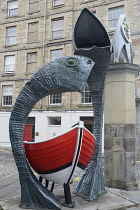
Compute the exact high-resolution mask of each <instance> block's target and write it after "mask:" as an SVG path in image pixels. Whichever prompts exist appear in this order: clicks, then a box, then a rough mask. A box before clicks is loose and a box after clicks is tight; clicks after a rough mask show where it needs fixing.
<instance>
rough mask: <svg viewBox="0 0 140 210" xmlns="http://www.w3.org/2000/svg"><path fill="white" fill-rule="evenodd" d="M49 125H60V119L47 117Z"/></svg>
mask: <svg viewBox="0 0 140 210" xmlns="http://www.w3.org/2000/svg"><path fill="white" fill-rule="evenodd" d="M48 120H49V123H48V124H49V125H61V117H48Z"/></svg>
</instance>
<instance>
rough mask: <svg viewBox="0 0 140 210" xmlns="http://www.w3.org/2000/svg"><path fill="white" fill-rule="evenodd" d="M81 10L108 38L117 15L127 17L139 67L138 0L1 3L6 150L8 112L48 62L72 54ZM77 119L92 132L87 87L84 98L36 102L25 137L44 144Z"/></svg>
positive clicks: (0, 121) (0, 136)
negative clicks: (97, 22) (87, 12)
mask: <svg viewBox="0 0 140 210" xmlns="http://www.w3.org/2000/svg"><path fill="white" fill-rule="evenodd" d="M83 8H88V9H89V10H90V11H91V12H93V13H94V14H95V15H96V16H97V17H98V18H99V20H100V21H101V22H102V24H103V25H104V26H105V28H106V30H107V31H108V33H109V36H110V39H112V36H113V34H114V32H115V27H116V24H117V20H118V18H119V15H120V14H123V13H125V14H126V17H127V18H128V20H129V24H130V28H131V38H132V46H133V51H134V52H135V57H134V63H135V64H139V60H140V29H139V28H140V21H138V20H139V16H140V3H139V0H133V1H132V0H70V1H66V0H52V1H51V0H49V1H47V0H45V1H43V0H24V1H23V0H10V1H9V0H1V3H0V34H1V39H0V67H1V68H0V98H1V101H0V130H1V132H0V145H5V146H7V145H9V134H8V121H9V116H10V112H11V110H12V108H13V106H14V103H15V100H16V98H17V96H18V94H19V93H20V90H21V89H22V87H23V86H24V84H25V83H26V82H27V81H28V79H29V78H30V77H31V76H32V74H33V73H34V72H35V71H36V70H37V69H38V68H40V67H42V66H43V65H45V64H46V63H48V62H50V61H51V60H53V59H56V58H59V57H61V56H66V55H72V54H73V53H74V49H73V45H72V36H73V28H74V25H75V22H76V20H77V18H78V16H79V14H80V12H81V10H82V9H83ZM139 84H140V83H139V77H138V78H137V98H139V96H140V88H139V87H140V85H139ZM137 107H138V109H137V110H139V109H140V108H139V106H138V105H137ZM80 119H81V120H83V121H84V123H85V125H86V127H88V128H89V130H92V123H93V111H92V104H91V97H90V92H89V90H88V86H85V89H84V92H83V93H82V94H80V93H74V92H72V93H63V94H53V95H51V96H49V97H45V98H44V99H42V100H41V101H39V102H38V103H37V104H36V105H35V107H34V108H33V110H32V112H31V113H30V115H29V118H28V122H27V125H26V127H25V130H26V132H25V136H24V138H28V137H29V140H34V139H35V140H37V141H39V140H43V139H46V138H48V137H51V136H54V135H56V134H57V133H60V132H64V131H65V130H66V129H69V128H70V127H71V126H72V125H73V124H75V123H76V122H77V121H78V120H80ZM138 121H139V120H137V122H138ZM139 135H140V134H139Z"/></svg>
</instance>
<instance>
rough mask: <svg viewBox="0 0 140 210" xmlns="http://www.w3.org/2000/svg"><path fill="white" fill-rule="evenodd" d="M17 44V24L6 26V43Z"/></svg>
mask: <svg viewBox="0 0 140 210" xmlns="http://www.w3.org/2000/svg"><path fill="white" fill-rule="evenodd" d="M14 44H16V26H11V27H7V28H6V45H14Z"/></svg>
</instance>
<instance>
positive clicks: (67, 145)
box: [24, 125, 96, 184]
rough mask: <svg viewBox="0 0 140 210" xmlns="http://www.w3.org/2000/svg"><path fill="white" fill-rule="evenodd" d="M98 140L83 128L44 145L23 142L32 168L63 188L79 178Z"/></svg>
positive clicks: (48, 141) (75, 129)
mask: <svg viewBox="0 0 140 210" xmlns="http://www.w3.org/2000/svg"><path fill="white" fill-rule="evenodd" d="M95 143H96V140H95V137H94V136H93V134H92V133H90V132H89V131H88V130H87V129H86V128H85V127H84V126H83V125H82V126H81V125H80V126H79V125H77V126H75V127H74V128H72V129H71V130H70V131H68V132H67V133H64V134H63V135H60V136H57V137H55V138H53V139H50V140H47V141H43V142H24V148H25V154H26V157H27V159H28V162H29V163H30V165H31V167H32V168H33V169H34V170H35V171H36V172H37V173H38V174H39V175H41V176H42V177H44V178H45V179H47V180H49V181H52V182H55V183H58V184H64V183H69V182H70V181H71V180H73V179H74V178H76V177H78V176H79V174H81V173H82V172H83V170H84V169H85V167H86V166H87V165H88V164H89V162H90V160H91V159H92V156H93V154H94V150H95Z"/></svg>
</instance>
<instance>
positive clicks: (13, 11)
mask: <svg viewBox="0 0 140 210" xmlns="http://www.w3.org/2000/svg"><path fill="white" fill-rule="evenodd" d="M7 4H8V17H13V16H17V15H18V1H8V2H7Z"/></svg>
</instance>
